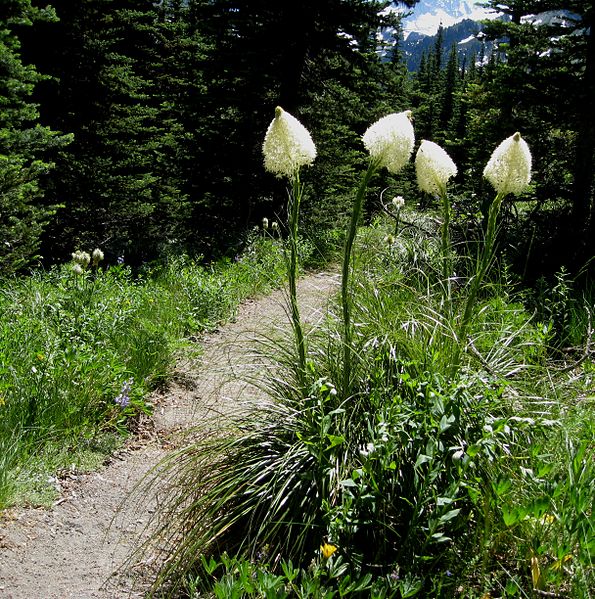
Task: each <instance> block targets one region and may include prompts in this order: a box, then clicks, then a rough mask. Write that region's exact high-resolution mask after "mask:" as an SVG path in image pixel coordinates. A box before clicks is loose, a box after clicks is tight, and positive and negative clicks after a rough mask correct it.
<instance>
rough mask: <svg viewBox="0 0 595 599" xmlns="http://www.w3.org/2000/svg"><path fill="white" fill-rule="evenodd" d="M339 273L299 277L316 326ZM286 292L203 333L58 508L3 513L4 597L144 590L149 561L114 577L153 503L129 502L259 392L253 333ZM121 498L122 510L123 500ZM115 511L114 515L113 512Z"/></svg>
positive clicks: (103, 598) (274, 321) (279, 311)
mask: <svg viewBox="0 0 595 599" xmlns="http://www.w3.org/2000/svg"><path fill="white" fill-rule="evenodd" d="M338 282H339V281H338V276H337V275H336V274H334V273H317V274H313V275H308V276H306V277H304V278H303V279H302V280H301V281H300V285H299V298H300V305H301V311H302V316H303V318H304V320H306V321H307V322H308V323H309V325H310V326H313V327H315V326H316V323H317V322H318V321H320V320H321V319H323V318H324V317H325V314H326V306H327V300H328V297H329V295H330V294H331V293H332V291H333V290H334V289H336V288H337V285H338ZM285 304H286V302H285V299H284V294H283V292H282V291H276V292H274V293H273V294H271V295H270V296H267V297H264V298H261V299H258V300H251V301H248V302H246V303H244V304H243V305H242V306H241V307H240V310H239V314H238V317H237V319H236V320H235V321H234V322H232V323H229V324H227V325H225V326H223V327H221V329H220V330H218V331H216V332H214V333H212V334H211V335H209V336H208V337H206V338H205V339H204V340H202V343H201V345H202V347H203V355H202V356H201V359H200V362H198V363H192V362H189V361H185V362H183V361H180V362H179V364H178V366H177V368H176V373H175V376H174V380H173V382H172V383H171V385H170V386H169V388H168V389H167V391H166V392H163V393H161V394H159V395H155V396H154V397H153V398H152V400H153V402H154V403H155V406H156V409H155V418H154V423H153V425H152V427H151V429H150V431H149V432H148V433H146V434H145V435H143V436H142V437H137V438H135V439H133V440H131V442H130V443H128V444H127V445H126V447H125V448H124V449H122V450H120V451H119V452H117V453H116V454H115V455H114V456H112V457H111V458H110V459H109V460H108V462H107V463H106V465H105V466H104V468H103V469H102V470H101V471H99V472H95V473H93V474H85V475H77V474H76V473H73V474H72V475H70V476H69V477H66V478H64V479H63V480H61V481H60V483H61V485H62V489H63V492H62V496H61V497H60V499H59V500H58V501H57V502H56V503H55V505H54V507H53V508H52V509H49V510H47V509H24V510H17V511H13V512H11V513H9V514H8V516H6V515H5V516H4V520H1V521H0V598H2V599H72V598H76V599H117V598H120V597H130V598H139V597H142V596H143V592H142V588H138V583H137V584H133V582H134V581H135V580H136V579H138V574H139V572H140V571H141V570H142V568H143V566H144V565H143V564H136V565H133V566H131V568H130V569H129V570H128V571H126V572H124V573H120V574H118V575H117V576H114V575H113V573H114V571H115V570H116V569H117V568H118V567H119V566H120V565H121V564H122V563H123V562H124V560H125V559H126V557H127V556H128V555H129V553H130V551H131V549H132V548H133V547H134V544H135V542H136V541H137V539H138V531H139V530H142V528H143V526H144V525H145V524H146V522H147V519H148V518H149V517H150V514H151V511H152V510H153V509H154V507H151V505H149V507H148V509H146V510H145V511H143V512H138V511H134V510H133V509H129V508H130V506H127V504H126V503H125V500H126V498H127V497H128V495H129V493H130V492H131V490H132V489H133V488H134V486H135V484H136V483H137V482H138V481H139V480H140V479H141V478H142V477H143V475H144V474H146V473H147V472H148V471H149V470H150V469H151V468H152V467H154V466H155V465H156V464H157V463H158V462H159V461H160V460H161V459H162V458H163V457H164V456H165V455H166V454H167V452H168V451H170V450H171V449H172V448H173V447H175V446H176V444H179V442H180V439H181V437H182V434H183V431H184V430H185V429H186V428H188V427H190V426H193V425H196V423H197V421H199V420H200V419H201V418H203V417H206V416H209V415H211V416H212V415H213V414H217V417H219V418H225V414H226V413H227V414H229V413H232V412H234V411H237V409H238V405H239V404H238V399H239V398H240V397H242V398H245V397H246V396H248V397H250V395H252V396H253V395H254V389H253V388H250V386H249V385H247V384H246V383H244V382H242V381H241V376H242V372H243V370H244V369H245V368H246V367H249V364H248V362H249V359H248V356H249V347H250V343H249V340H250V338H251V337H252V338H253V337H254V335H255V333H256V334H261V333H266V332H267V331H272V330H274V329H279V328H281V329H283V327H285V328H287V325H286V323H287V316H286V313H285V308H284V306H285ZM123 505H124V509H122V506H123ZM116 516H117V517H116Z"/></svg>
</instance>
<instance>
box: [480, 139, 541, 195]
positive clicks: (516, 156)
mask: <svg viewBox="0 0 595 599" xmlns="http://www.w3.org/2000/svg"><path fill="white" fill-rule="evenodd" d="M483 176H484V177H485V178H486V179H487V180H488V181H489V182H490V183H491V184H492V185H493V187H494V189H495V190H496V191H497V192H498V194H501V195H506V194H509V193H513V194H515V195H519V194H520V193H523V191H525V190H526V189H527V187H528V185H529V182H530V181H531V152H530V150H529V146H528V145H527V142H526V141H525V140H524V139H523V138H522V137H521V134H520V133H518V132H517V133H515V134H514V135H512V136H511V137H508V138H507V139H505V140H504V141H503V142H502V143H501V144H500V145H499V146H498V147H497V148H496V149H495V150H494V153H493V154H492V157H491V158H490V160H489V162H488V163H487V165H486V167H485V169H484V171H483Z"/></svg>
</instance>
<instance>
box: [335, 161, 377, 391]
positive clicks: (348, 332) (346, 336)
mask: <svg viewBox="0 0 595 599" xmlns="http://www.w3.org/2000/svg"><path fill="white" fill-rule="evenodd" d="M377 170H378V162H377V161H376V160H371V161H370V164H369V165H368V170H367V171H366V173H365V174H364V176H363V178H362V180H361V182H360V184H359V187H358V189H357V194H356V196H355V202H354V204H353V211H352V213H351V222H350V224H349V230H348V231H347V238H346V239H345V249H344V252H343V268H342V271H341V304H342V306H343V392H344V394H345V396H347V394H348V393H349V385H350V381H351V355H352V352H353V347H352V339H353V331H352V326H351V297H350V295H349V275H350V271H351V252H352V250H353V242H354V240H355V235H356V233H357V225H358V223H359V218H360V215H361V211H362V206H363V203H364V197H365V196H366V190H367V188H368V184H369V182H370V179H372V177H373V176H374V173H375V172H376V171H377Z"/></svg>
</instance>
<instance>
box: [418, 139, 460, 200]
mask: <svg viewBox="0 0 595 599" xmlns="http://www.w3.org/2000/svg"><path fill="white" fill-rule="evenodd" d="M415 172H416V174H417V184H418V186H419V188H420V189H421V190H422V191H425V192H427V193H429V194H432V195H441V194H444V193H446V184H447V183H448V180H449V179H450V178H451V177H454V176H455V175H456V174H457V165H456V164H455V163H454V162H453V161H452V158H451V157H450V156H449V155H448V154H447V153H446V152H445V151H444V150H443V149H442V148H441V147H440V146H439V145H438V144H435V143H434V142H432V141H427V140H425V139H424V140H423V141H422V142H421V145H420V146H419V149H418V150H417V154H416V156H415Z"/></svg>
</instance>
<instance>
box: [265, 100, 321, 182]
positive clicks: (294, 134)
mask: <svg viewBox="0 0 595 599" xmlns="http://www.w3.org/2000/svg"><path fill="white" fill-rule="evenodd" d="M262 152H263V154H264V168H265V169H266V170H267V171H269V172H271V173H273V174H275V175H276V176H277V177H289V178H291V177H293V176H294V175H295V174H296V173H297V172H298V171H299V169H300V167H302V166H306V165H309V164H312V162H314V159H315V158H316V146H315V145H314V142H313V141H312V138H311V137H310V133H309V132H308V130H307V129H306V128H305V127H304V126H303V125H302V124H301V123H300V122H299V121H298V120H297V119H296V118H295V117H294V116H292V115H291V114H289V113H288V112H285V110H283V108H281V107H280V106H277V108H276V109H275V118H274V119H273V120H272V121H271V124H270V125H269V128H268V129H267V132H266V135H265V137H264V143H263V144H262Z"/></svg>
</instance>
